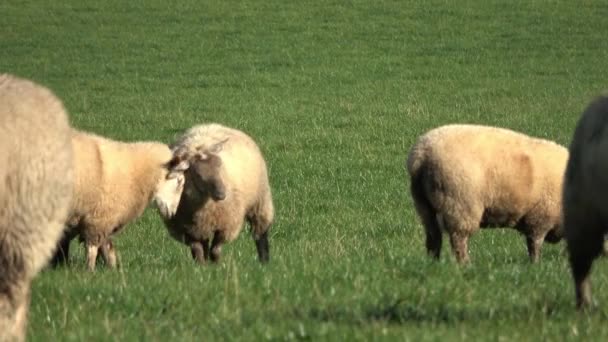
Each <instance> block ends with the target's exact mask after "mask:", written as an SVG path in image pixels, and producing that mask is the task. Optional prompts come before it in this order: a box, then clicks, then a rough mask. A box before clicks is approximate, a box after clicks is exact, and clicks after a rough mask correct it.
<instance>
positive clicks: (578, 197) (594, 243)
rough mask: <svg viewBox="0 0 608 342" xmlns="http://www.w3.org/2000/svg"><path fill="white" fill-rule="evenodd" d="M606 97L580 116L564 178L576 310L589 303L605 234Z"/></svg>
mask: <svg viewBox="0 0 608 342" xmlns="http://www.w3.org/2000/svg"><path fill="white" fill-rule="evenodd" d="M607 194H608V96H604V97H600V98H598V99H596V100H595V101H593V102H592V103H591V104H589V106H588V107H587V108H586V110H585V111H584V113H583V115H582V116H581V118H580V120H579V121H578V124H577V126H576V129H575V131H574V136H573V138H572V142H571V143H570V159H569V160H568V166H567V167H566V176H565V180H564V196H563V207H564V232H565V236H566V241H567V242H568V253H569V256H570V267H571V269H572V276H573V278H574V285H575V290H576V305H577V307H578V308H579V309H582V308H585V307H587V306H589V304H591V284H590V280H589V278H590V271H591V265H592V264H593V261H594V260H595V258H597V257H598V256H599V255H600V254H601V253H602V252H603V250H604V237H605V235H606V234H607V233H608V221H606V218H608V200H607Z"/></svg>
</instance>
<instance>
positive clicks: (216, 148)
mask: <svg viewBox="0 0 608 342" xmlns="http://www.w3.org/2000/svg"><path fill="white" fill-rule="evenodd" d="M228 139H230V138H226V139H224V140H222V141H220V142H218V143H216V144H214V145H212V146H211V147H209V152H210V153H219V152H221V151H222V149H224V144H225V143H226V141H228Z"/></svg>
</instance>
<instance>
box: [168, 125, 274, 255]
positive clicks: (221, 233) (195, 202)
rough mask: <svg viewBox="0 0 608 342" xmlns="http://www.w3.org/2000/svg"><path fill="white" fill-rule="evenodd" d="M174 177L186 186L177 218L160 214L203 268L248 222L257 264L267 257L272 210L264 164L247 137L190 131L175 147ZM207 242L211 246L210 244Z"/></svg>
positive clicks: (206, 128)
mask: <svg viewBox="0 0 608 342" xmlns="http://www.w3.org/2000/svg"><path fill="white" fill-rule="evenodd" d="M173 151H174V155H175V158H174V163H173V169H174V170H176V172H185V177H186V182H185V185H184V190H183V192H182V196H181V199H180V202H179V206H178V208H177V211H176V213H175V215H162V216H163V220H164V222H165V225H166V227H167V229H168V230H169V233H170V234H171V236H172V237H173V238H175V239H176V240H178V241H181V242H183V243H185V244H186V245H188V246H190V250H191V253H192V257H193V258H194V260H195V261H196V262H197V263H200V264H204V263H205V262H206V261H207V260H208V259H209V258H210V259H211V261H212V262H217V261H219V258H220V254H221V248H222V245H223V244H224V243H225V242H229V241H232V240H234V239H235V238H236V237H237V236H238V235H239V233H240V231H241V229H242V227H243V223H244V220H245V219H247V221H248V222H249V224H250V226H251V232H252V235H253V239H254V241H255V244H256V248H257V253H258V258H259V260H260V262H262V263H266V262H268V260H269V258H270V253H269V243H268V231H269V228H270V226H271V224H272V222H273V218H274V207H273V203H272V196H271V191H270V186H269V181H268V172H267V169H266V163H265V161H264V158H263V156H262V153H261V152H260V150H259V148H258V146H257V145H256V143H255V142H254V141H253V139H252V138H251V137H249V136H248V135H246V134H245V133H243V132H241V131H238V130H236V129H232V128H228V127H225V126H222V125H219V124H206V125H199V126H195V127H192V128H191V129H189V130H188V131H186V132H185V134H184V135H183V136H181V137H180V138H179V139H178V140H177V141H176V143H175V144H174V145H173ZM210 241H211V245H209V243H210Z"/></svg>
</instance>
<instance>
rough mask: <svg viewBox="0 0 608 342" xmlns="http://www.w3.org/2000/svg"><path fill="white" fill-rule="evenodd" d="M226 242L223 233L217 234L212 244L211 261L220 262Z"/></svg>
mask: <svg viewBox="0 0 608 342" xmlns="http://www.w3.org/2000/svg"><path fill="white" fill-rule="evenodd" d="M225 241H226V238H225V237H224V234H223V233H222V232H215V235H214V236H213V241H212V242H211V261H213V262H218V261H220V254H221V253H222V244H224V242H225Z"/></svg>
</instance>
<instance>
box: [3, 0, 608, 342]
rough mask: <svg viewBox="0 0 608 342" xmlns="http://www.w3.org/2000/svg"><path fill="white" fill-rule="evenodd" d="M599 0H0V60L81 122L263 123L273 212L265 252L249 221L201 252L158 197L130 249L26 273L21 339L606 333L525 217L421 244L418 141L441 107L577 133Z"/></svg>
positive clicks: (596, 277)
mask: <svg viewBox="0 0 608 342" xmlns="http://www.w3.org/2000/svg"><path fill="white" fill-rule="evenodd" d="M607 17H608V5H606V4H604V3H602V2H601V1H576V2H575V1H536V0H534V1H510V2H505V1H493V0H492V1H482V0H477V1H458V2H455V1H439V0H433V1H387V0H380V1H315V2H307V1H304V2H295V1H274V0H269V1H255V2H241V1H204V2H203V1H189V0H183V1H175V2H167V1H158V0H147V1H142V0H134V1H129V2H124V1H97V2H93V1H73V0H71V1H60V2H58V1H12V0H8V1H2V2H0V70H1V71H6V72H11V73H14V74H17V75H20V76H24V77H28V78H31V79H34V80H37V81H39V82H40V83H43V84H45V85H48V86H49V87H51V88H52V89H53V90H54V91H55V92H56V93H57V94H58V95H59V96H60V97H61V98H62V99H63V100H64V102H65V105H66V107H67V108H68V110H69V111H70V114H71V121H72V123H73V125H74V126H76V127H79V128H82V129H86V130H90V131H94V132H96V133H99V134H104V135H107V136H109V137H112V138H115V139H122V140H141V139H149V140H160V141H165V142H170V141H171V140H172V139H173V138H174V137H175V136H176V134H179V133H180V132H182V131H183V130H185V129H186V128H189V127H190V126H192V125H195V124H198V123H202V122H209V121H215V122H221V123H224V124H226V125H230V126H233V127H236V128H239V129H242V130H244V131H246V132H248V133H249V134H251V135H252V136H253V137H254V138H255V139H256V140H257V141H258V142H259V145H260V147H261V148H262V150H263V151H264V154H265V156H266V159H267V161H268V164H269V167H270V174H271V183H272V188H273V194H274V201H275V205H276V209H277V218H276V223H275V225H274V226H273V228H272V234H271V240H270V241H271V262H270V264H269V265H267V266H265V267H263V266H261V265H259V263H258V262H257V260H256V257H255V248H254V244H253V242H252V241H251V239H250V238H249V236H248V234H246V233H245V232H244V233H243V234H242V235H241V236H240V238H239V239H238V240H237V241H235V242H234V243H232V244H229V245H227V246H226V247H225V249H224V258H223V260H222V262H221V263H220V264H219V265H217V266H209V267H204V268H201V267H198V266H196V265H195V264H194V263H193V262H192V260H191V259H190V255H189V251H188V250H187V248H186V247H185V246H183V245H180V244H179V243H177V242H176V241H173V240H172V239H171V238H170V237H169V236H168V234H167V232H166V230H165V228H164V227H163V225H162V223H161V221H160V219H159V218H158V215H157V214H156V212H155V211H154V210H152V209H150V210H148V211H147V212H146V214H145V215H144V216H143V217H142V218H140V219H139V220H138V221H137V222H135V223H134V224H131V225H130V226H129V227H127V229H126V230H125V231H124V232H123V233H122V234H120V235H119V236H118V237H117V238H116V239H115V241H116V245H117V248H118V250H119V253H120V256H121V260H122V264H123V267H122V269H121V270H120V271H109V270H106V269H104V268H103V267H101V268H100V269H99V270H98V271H97V272H95V273H87V272H86V271H85V267H84V255H83V252H82V250H81V247H80V246H77V245H76V243H74V245H73V246H72V247H73V249H74V251H76V253H74V255H73V264H72V266H71V267H69V268H65V269H59V270H47V271H45V272H42V273H41V274H40V275H39V276H38V277H37V278H36V280H35V282H34V284H33V293H32V301H31V312H30V322H29V326H28V339H29V340H30V341H49V340H52V341H56V340H57V341H58V340H62V341H69V340H83V341H84V340H87V341H96V340H107V341H110V340H112V341H114V340H146V341H149V340H152V341H154V340H158V341H161V340H162V341H166V340H170V339H172V340H176V341H188V340H191V341H201V340H211V341H215V340H248V341H252V340H266V339H271V340H288V339H306V340H315V341H316V340H340V341H349V340H352V339H355V340H399V341H407V340H411V341H420V340H439V339H441V340H444V339H445V340H465V339H473V340H520V339H522V340H531V341H538V340H563V339H575V338H581V339H582V338H587V339H589V338H593V340H604V339H606V338H608V328H607V327H606V324H605V321H606V318H607V316H608V310H607V309H605V308H606V307H607V306H608V293H606V292H605V291H601V289H602V288H603V287H604V288H605V287H606V286H608V274H607V273H606V269H607V268H606V265H605V263H606V262H605V261H604V260H600V261H598V262H597V263H596V265H595V268H594V272H593V282H594V290H595V292H594V296H595V299H596V300H597V302H598V303H599V306H598V307H597V308H596V309H595V310H592V312H591V313H589V314H586V315H579V314H577V313H576V312H575V311H574V294H573V292H574V291H573V286H572V283H571V279H570V272H569V267H568V265H567V261H566V255H565V252H564V245H563V244H559V245H545V247H544V248H543V257H542V261H541V263H540V264H537V265H531V264H529V263H528V262H527V257H526V252H525V247H524V240H523V238H522V237H521V236H519V235H518V234H517V233H515V231H513V230H489V231H483V232H480V233H478V234H477V235H475V236H474V237H473V238H472V240H471V246H470V250H471V258H472V261H473V263H472V265H470V266H468V267H458V266H457V265H456V264H455V262H454V260H453V257H452V256H451V254H450V249H449V245H447V244H445V246H444V252H443V256H442V259H441V260H440V261H439V262H433V261H432V260H429V258H428V257H427V256H426V254H425V251H424V242H423V231H422V227H421V225H420V222H419V220H418V218H417V216H416V214H415V211H414V209H413V206H412V201H411V198H410V196H409V192H408V180H407V179H406V175H405V171H404V161H405V157H406V154H407V151H408V149H409V148H410V146H411V145H412V143H413V142H414V140H415V138H416V137H417V136H418V135H420V134H422V133H423V132H425V131H426V130H428V129H430V128H432V127H435V126H439V125H442V124H446V123H454V122H461V123H464V122H468V123H482V124H488V125H496V126H503V127H508V128H511V129H515V130H519V131H522V132H525V133H527V134H530V135H535V136H540V137H544V138H547V139H551V140H555V141H558V142H560V143H562V144H568V142H569V140H570V138H571V135H572V132H573V128H574V125H575V123H576V121H577V119H578V117H579V115H580V113H581V111H582V110H583V108H584V106H585V105H586V103H587V102H588V101H589V100H590V99H591V98H592V97H594V96H595V95H597V94H598V93H600V92H601V91H603V90H604V88H606V80H607V79H608V78H607V76H608V63H606V61H607V60H608V40H606V38H605V36H606V32H608V21H607V20H606V18H607Z"/></svg>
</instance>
